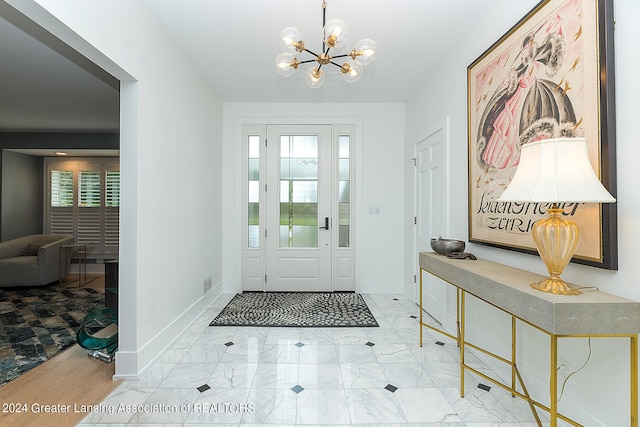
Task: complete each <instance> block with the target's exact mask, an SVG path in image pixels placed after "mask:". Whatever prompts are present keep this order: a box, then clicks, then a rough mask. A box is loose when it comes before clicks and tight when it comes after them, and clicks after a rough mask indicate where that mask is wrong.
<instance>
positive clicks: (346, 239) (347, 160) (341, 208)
mask: <svg viewBox="0 0 640 427" xmlns="http://www.w3.org/2000/svg"><path fill="white" fill-rule="evenodd" d="M350 151H351V137H350V136H349V135H340V136H339V137H338V157H339V158H338V247H340V248H348V247H349V246H350V238H351V237H350V236H351V234H350V225H351V191H350V190H351V155H350Z"/></svg>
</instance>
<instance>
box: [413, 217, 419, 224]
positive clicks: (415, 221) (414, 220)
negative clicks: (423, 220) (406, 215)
mask: <svg viewBox="0 0 640 427" xmlns="http://www.w3.org/2000/svg"><path fill="white" fill-rule="evenodd" d="M413 223H414V224H416V225H417V224H418V217H417V216H414V217H413Z"/></svg>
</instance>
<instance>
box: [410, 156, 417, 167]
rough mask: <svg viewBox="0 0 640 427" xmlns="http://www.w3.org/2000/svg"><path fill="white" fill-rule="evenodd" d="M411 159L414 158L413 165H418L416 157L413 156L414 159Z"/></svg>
mask: <svg viewBox="0 0 640 427" xmlns="http://www.w3.org/2000/svg"><path fill="white" fill-rule="evenodd" d="M411 160H413V166H417V163H416V161H417V159H416V158H415V157H414V158H413V159H411Z"/></svg>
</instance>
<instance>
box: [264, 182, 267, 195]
mask: <svg viewBox="0 0 640 427" xmlns="http://www.w3.org/2000/svg"><path fill="white" fill-rule="evenodd" d="M264 191H265V193H266V192H267V184H265V185H264Z"/></svg>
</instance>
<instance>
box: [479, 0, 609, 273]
mask: <svg viewBox="0 0 640 427" xmlns="http://www.w3.org/2000/svg"><path fill="white" fill-rule="evenodd" d="M467 91H468V92H467V96H468V99H467V109H468V113H467V116H468V135H469V159H468V167H469V171H468V173H469V241H470V242H473V243H480V244H485V245H490V246H496V247H500V248H504V249H509V250H515V251H520V252H527V253H533V254H535V253H537V251H536V249H535V244H534V242H533V238H532V237H531V233H530V232H531V228H532V226H533V224H534V223H535V221H537V220H538V219H541V218H544V217H546V210H547V208H548V207H549V206H548V204H545V203H521V204H514V203H508V202H497V201H496V199H497V198H498V197H499V196H500V194H501V193H502V191H503V190H504V189H505V188H506V187H507V185H508V184H509V182H510V181H511V177H512V176H513V174H514V172H515V170H516V168H517V166H518V162H519V159H520V147H522V145H523V144H527V143H529V142H532V141H535V140H540V139H546V138H553V137H563V136H564V137H572V136H573V137H585V138H586V141H587V145H588V150H589V157H590V160H591V163H592V166H593V169H594V171H595V172H596V174H597V175H598V176H599V178H600V180H601V181H602V182H603V184H604V185H605V187H606V188H607V189H608V190H609V192H610V193H611V194H612V195H613V196H614V197H615V196H616V180H615V177H616V171H615V109H614V102H615V99H614V63H613V0H543V1H541V2H540V3H538V5H536V7H534V8H533V10H531V11H530V12H529V13H528V14H527V15H526V16H525V17H524V18H522V19H521V20H520V21H519V22H518V23H517V24H516V25H515V26H514V27H513V28H511V30H509V31H508V32H507V33H506V34H505V35H504V36H502V37H501V38H500V39H499V40H498V41H497V42H496V43H494V44H493V45H492V46H491V47H490V48H489V49H487V50H486V51H485V52H484V53H483V54H482V55H481V56H480V57H479V58H478V59H476V60H475V61H474V62H473V63H472V64H471V65H469V67H468V68H467ZM561 207H562V208H564V214H565V215H568V216H570V217H571V218H572V219H573V221H575V222H576V223H577V224H578V227H579V228H580V233H581V234H580V243H579V244H578V248H577V250H576V253H575V255H574V258H573V260H572V262H577V263H581V264H587V265H592V266H596V267H601V268H606V269H611V270H615V269H617V264H618V261H617V224H616V204H615V203H608V204H569V203H567V204H565V205H564V206H561Z"/></svg>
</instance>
